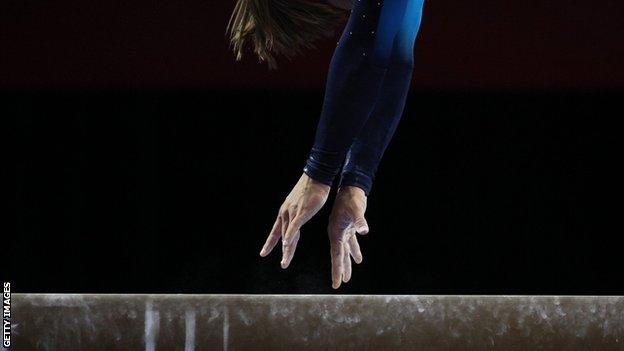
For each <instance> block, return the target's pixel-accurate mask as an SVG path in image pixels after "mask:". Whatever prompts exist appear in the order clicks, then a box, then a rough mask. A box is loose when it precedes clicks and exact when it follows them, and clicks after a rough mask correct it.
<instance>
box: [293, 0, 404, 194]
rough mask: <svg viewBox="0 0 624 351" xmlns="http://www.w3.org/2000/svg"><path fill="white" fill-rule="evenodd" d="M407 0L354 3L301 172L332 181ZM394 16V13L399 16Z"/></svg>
mask: <svg viewBox="0 0 624 351" xmlns="http://www.w3.org/2000/svg"><path fill="white" fill-rule="evenodd" d="M406 2H407V0H393V1H389V0H388V1H386V2H384V3H383V6H380V5H378V4H379V3H378V2H376V1H374V0H363V1H361V2H358V3H357V5H356V6H355V7H354V9H353V12H352V14H351V16H350V18H349V22H348V23H347V26H346V28H345V31H344V32H343V35H342V37H341V38H340V42H339V43H338V47H337V48H336V51H335V52H334V56H333V57H332V61H331V63H330V69H329V74H328V78H327V85H326V91H325V98H324V101H323V110H322V112H321V117H320V120H319V125H318V128H317V131H316V136H315V140H314V146H313V147H312V150H311V152H310V156H309V158H308V161H307V162H306V166H305V168H304V171H305V172H306V174H308V175H309V176H310V177H311V178H313V179H316V180H318V181H320V182H323V183H325V184H331V183H332V181H333V179H334V177H335V176H336V175H337V174H338V173H339V172H340V169H341V167H342V164H343V162H344V159H345V156H346V154H347V151H348V149H349V147H350V146H351V145H352V143H353V141H354V140H355V137H356V136H357V135H358V134H359V133H360V131H361V130H362V128H363V127H364V125H365V123H366V121H367V119H368V118H369V116H370V115H371V112H372V111H373V108H374V106H375V103H376V101H377V99H378V97H379V94H380V88H381V86H382V83H383V80H384V76H385V75H386V72H387V67H388V63H389V60H390V55H391V51H392V43H393V40H394V38H395V36H396V34H397V32H398V28H399V25H400V23H399V22H400V21H396V18H397V16H400V17H402V15H403V12H404V11H405V6H406ZM400 17H399V18H400Z"/></svg>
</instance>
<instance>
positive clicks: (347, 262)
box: [342, 242, 351, 283]
mask: <svg viewBox="0 0 624 351" xmlns="http://www.w3.org/2000/svg"><path fill="white" fill-rule="evenodd" d="M343 252H344V254H343V255H342V267H343V272H342V281H343V282H345V283H346V282H348V281H349V280H350V279H351V256H350V255H349V254H350V251H349V245H348V244H347V242H345V243H344V244H343Z"/></svg>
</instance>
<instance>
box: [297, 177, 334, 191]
mask: <svg viewBox="0 0 624 351" xmlns="http://www.w3.org/2000/svg"><path fill="white" fill-rule="evenodd" d="M301 179H302V180H303V183H304V185H305V186H306V188H307V187H311V188H315V189H318V190H320V191H321V192H323V193H325V194H326V195H329V192H330V191H331V185H327V184H325V183H323V182H320V181H318V180H316V179H314V178H312V177H310V176H309V175H308V174H306V173H305V172H304V173H303V174H302V175H301Z"/></svg>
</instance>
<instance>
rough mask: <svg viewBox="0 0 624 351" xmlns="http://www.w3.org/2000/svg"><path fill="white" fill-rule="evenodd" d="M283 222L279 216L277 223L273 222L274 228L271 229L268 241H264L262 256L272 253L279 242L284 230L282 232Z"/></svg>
mask: <svg viewBox="0 0 624 351" xmlns="http://www.w3.org/2000/svg"><path fill="white" fill-rule="evenodd" d="M281 222H282V220H281V219H280V218H279V217H278V218H277V219H276V220H275V223H274V224H273V229H271V233H269V237H268V238H267V239H266V242H265V243H264V246H263V247H262V250H260V256H262V257H265V256H266V255H268V254H269V253H271V251H272V250H273V248H274V247H275V245H277V242H278V241H279V238H280V236H282V232H281V229H282V223H281Z"/></svg>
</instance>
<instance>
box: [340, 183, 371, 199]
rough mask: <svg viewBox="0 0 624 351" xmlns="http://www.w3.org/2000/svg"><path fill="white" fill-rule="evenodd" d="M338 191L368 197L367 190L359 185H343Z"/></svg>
mask: <svg viewBox="0 0 624 351" xmlns="http://www.w3.org/2000/svg"><path fill="white" fill-rule="evenodd" d="M338 192H339V193H342V194H349V195H353V196H363V197H367V195H366V190H365V189H363V188H362V187H360V186H357V185H342V186H340V187H339V188H338Z"/></svg>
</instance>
